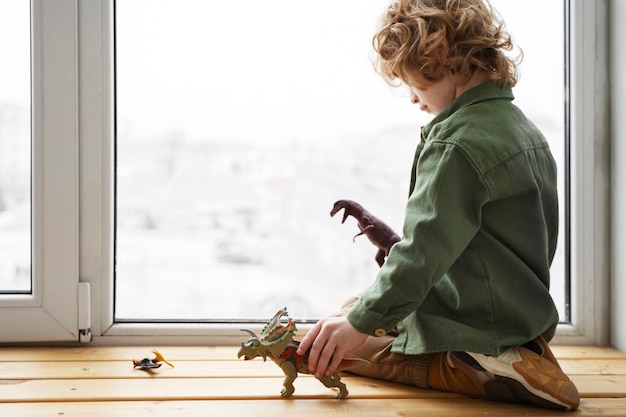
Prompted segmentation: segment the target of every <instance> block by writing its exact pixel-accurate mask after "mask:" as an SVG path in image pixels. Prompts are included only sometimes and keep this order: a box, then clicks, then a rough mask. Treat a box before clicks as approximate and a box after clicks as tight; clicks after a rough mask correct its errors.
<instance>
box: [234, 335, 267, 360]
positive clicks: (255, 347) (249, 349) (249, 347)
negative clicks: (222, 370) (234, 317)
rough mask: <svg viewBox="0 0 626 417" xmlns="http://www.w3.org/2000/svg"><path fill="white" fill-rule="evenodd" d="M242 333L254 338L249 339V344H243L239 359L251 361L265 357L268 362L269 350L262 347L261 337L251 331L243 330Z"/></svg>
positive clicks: (238, 355)
mask: <svg viewBox="0 0 626 417" xmlns="http://www.w3.org/2000/svg"><path fill="white" fill-rule="evenodd" d="M241 331H242V332H246V333H249V334H250V336H252V337H251V338H250V339H248V342H247V343H245V344H244V343H243V342H241V349H239V352H238V353H237V357H238V358H241V357H242V356H243V357H244V358H243V359H244V360H246V361H249V360H251V359H254V358H256V357H257V356H263V360H264V361H266V360H267V349H265V348H264V347H263V346H261V341H260V340H259V337H258V336H257V335H256V334H255V333H254V332H253V331H252V330H250V329H241Z"/></svg>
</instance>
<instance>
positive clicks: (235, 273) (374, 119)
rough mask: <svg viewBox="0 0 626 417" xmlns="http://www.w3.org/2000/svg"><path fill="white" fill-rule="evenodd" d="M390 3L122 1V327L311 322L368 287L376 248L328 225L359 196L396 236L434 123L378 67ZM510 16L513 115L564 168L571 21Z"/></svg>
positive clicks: (558, 278)
mask: <svg viewBox="0 0 626 417" xmlns="http://www.w3.org/2000/svg"><path fill="white" fill-rule="evenodd" d="M500 3H503V4H506V1H502V0H501V1H498V2H495V5H496V7H499V6H500ZM535 3H537V7H539V6H541V7H540V8H541V9H546V7H545V5H544V3H543V2H542V3H541V5H539V3H538V2H535ZM387 4H388V0H376V1H368V2H363V1H361V0H342V1H340V2H337V1H334V0H320V1H318V2H315V3H314V4H312V3H310V2H299V1H293V0H275V1H272V2H258V1H254V0H242V1H239V2H237V6H236V7H235V6H233V5H232V4H230V3H228V2H206V1H201V0H158V1H155V0H124V1H119V2H117V3H116V14H115V15H116V87H117V88H116V111H117V115H116V117H117V122H116V126H117V142H116V143H117V144H116V149H117V155H116V161H117V168H116V170H117V172H116V271H115V277H116V278H115V291H116V292H115V300H116V304H115V316H116V319H118V320H159V319H161V320H172V319H173V320H177V319H179V320H218V321H219V320H246V319H254V318H258V317H266V316H267V315H268V314H269V313H270V312H273V311H275V310H276V308H277V307H283V306H287V307H288V308H289V311H290V313H291V315H292V316H293V317H296V318H298V319H300V320H306V319H317V318H319V317H322V316H325V315H327V314H329V313H330V312H332V311H334V310H335V309H337V308H338V307H339V306H340V305H341V303H342V302H343V301H344V300H345V299H346V298H349V297H350V296H352V295H354V294H356V293H357V292H359V291H361V290H363V289H364V288H366V287H367V286H369V284H370V283H371V281H372V280H373V279H374V277H375V274H376V270H377V269H378V267H377V264H376V262H375V261H374V255H375V252H376V250H375V249H374V247H373V246H371V244H370V243H369V241H368V240H367V238H365V237H363V236H361V237H357V238H356V239H354V242H353V236H354V235H356V234H357V233H358V229H357V226H356V223H355V222H354V221H352V219H349V220H348V221H346V223H345V224H341V218H340V216H336V217H335V218H331V217H330V216H329V212H330V210H331V208H332V205H333V203H334V202H335V201H336V200H338V199H345V198H347V199H352V200H356V201H358V202H360V203H361V204H363V205H364V206H365V207H366V208H367V209H369V210H370V211H371V212H372V213H373V214H375V215H376V216H378V217H380V218H381V219H382V220H384V221H385V222H387V223H388V224H389V225H390V226H391V227H392V228H394V229H395V230H396V231H397V232H400V230H401V226H402V217H403V214H404V205H405V201H406V197H407V192H408V185H409V178H410V168H411V161H412V158H413V153H414V150H415V146H416V145H417V143H418V141H419V127H420V126H421V125H423V124H425V123H427V122H428V120H430V117H429V116H427V115H425V114H421V113H420V111H419V109H418V107H417V106H412V105H411V104H410V102H409V98H408V94H407V92H406V91H404V90H402V89H392V88H390V87H389V86H387V85H386V84H385V83H384V82H383V81H382V79H381V78H380V77H379V76H378V75H377V74H376V73H375V71H374V70H373V67H372V64H371V58H372V53H373V51H372V47H371V38H372V36H373V34H374V32H375V30H376V28H377V20H378V18H379V16H380V15H381V13H382V12H383V11H384V10H385V8H386V6H387ZM509 9H511V7H509ZM523 9H524V10H529V11H530V10H534V9H533V8H532V7H524V8H523ZM561 9H562V7H561ZM546 10H547V9H546ZM501 12H502V14H503V15H504V16H505V17H507V19H509V20H507V22H509V21H510V27H511V31H512V32H513V33H514V40H515V41H518V42H519V44H520V45H521V46H522V47H523V48H524V49H525V50H527V53H526V59H527V60H526V62H525V64H524V66H523V67H522V82H520V87H519V90H523V91H524V92H523V93H520V94H518V96H519V98H520V100H519V104H520V106H522V107H523V108H524V110H525V111H527V113H528V115H529V116H530V117H531V118H534V119H535V121H536V122H537V123H538V124H539V125H540V127H541V128H542V129H544V131H545V132H546V135H547V136H548V137H549V139H550V140H551V143H553V150H554V151H555V154H558V155H559V156H558V158H560V159H559V160H560V161H561V163H562V160H563V155H562V147H563V121H562V119H563V92H562V91H559V89H558V85H559V79H560V80H561V82H560V86H561V90H562V85H563V83H562V68H563V64H562V63H563V58H562V49H563V34H562V32H563V28H562V24H560V23H558V22H560V20H562V16H563V15H562V10H561V11H558V10H557V11H552V10H550V11H548V12H546V13H545V15H546V16H540V17H537V16H534V15H533V16H532V18H533V19H535V22H536V23H534V24H533V25H532V27H531V25H528V24H527V22H528V20H527V19H526V20H524V18H523V16H521V15H523V11H520V10H519V7H518V8H515V10H505V8H504V7H503V8H502V10H501ZM540 19H546V22H547V23H545V24H544V23H543V22H538V20H540ZM555 21H557V23H556V24H555V23H554V22H555ZM539 25H541V27H544V28H548V29H549V30H552V31H554V33H553V34H552V35H551V36H546V34H545V33H542V34H540V35H539V34H536V33H533V32H532V31H531V29H532V28H533V27H539ZM559 25H560V26H559ZM526 32H528V33H526ZM535 38H536V39H535ZM547 44H550V46H548V45H547ZM545 49H550V50H551V51H552V52H553V54H554V55H553V56H550V58H551V59H552V61H550V64H549V65H546V63H544V62H541V58H537V57H535V58H533V54H535V53H539V54H543V51H544V50H545ZM535 51H537V52H535ZM559 54H561V55H559ZM555 56H556V58H554V57H555ZM559 57H560V58H559ZM559 59H560V61H559ZM554 60H556V64H552V62H553V61H554ZM538 62H539V64H538ZM537 65H539V66H538V70H535V69H531V68H532V67H534V66H537ZM539 72H540V73H539ZM546 72H548V73H546ZM533 74H534V75H533ZM539 75H540V76H539ZM559 77H560V78H559ZM546 80H549V81H546ZM553 86H557V88H556V89H555V90H556V91H555V93H554V95H551V96H550V99H549V100H548V99H547V98H546V97H545V96H547V94H545V89H546V88H552V87H553ZM539 96H540V97H542V100H541V103H539V104H540V105H538V103H537V100H536V99H535V98H536V97H539ZM550 100H551V101H550ZM546 109H547V110H546ZM559 152H560V154H559ZM560 247H561V248H562V247H563V245H561V246H560ZM562 255H563V254H562V252H561V253H560V254H559V259H558V260H557V261H556V262H555V278H554V280H553V288H555V298H556V299H557V300H558V303H560V305H561V307H560V308H561V310H562V311H563V305H564V303H563V297H562V294H563V293H564V291H563V285H564V284H563V282H564V279H563V275H564V270H563V260H562V259H563V256H562ZM557 264H558V265H557ZM559 265H560V266H559ZM559 288H560V289H559ZM559 292H560V294H561V295H558V294H559Z"/></svg>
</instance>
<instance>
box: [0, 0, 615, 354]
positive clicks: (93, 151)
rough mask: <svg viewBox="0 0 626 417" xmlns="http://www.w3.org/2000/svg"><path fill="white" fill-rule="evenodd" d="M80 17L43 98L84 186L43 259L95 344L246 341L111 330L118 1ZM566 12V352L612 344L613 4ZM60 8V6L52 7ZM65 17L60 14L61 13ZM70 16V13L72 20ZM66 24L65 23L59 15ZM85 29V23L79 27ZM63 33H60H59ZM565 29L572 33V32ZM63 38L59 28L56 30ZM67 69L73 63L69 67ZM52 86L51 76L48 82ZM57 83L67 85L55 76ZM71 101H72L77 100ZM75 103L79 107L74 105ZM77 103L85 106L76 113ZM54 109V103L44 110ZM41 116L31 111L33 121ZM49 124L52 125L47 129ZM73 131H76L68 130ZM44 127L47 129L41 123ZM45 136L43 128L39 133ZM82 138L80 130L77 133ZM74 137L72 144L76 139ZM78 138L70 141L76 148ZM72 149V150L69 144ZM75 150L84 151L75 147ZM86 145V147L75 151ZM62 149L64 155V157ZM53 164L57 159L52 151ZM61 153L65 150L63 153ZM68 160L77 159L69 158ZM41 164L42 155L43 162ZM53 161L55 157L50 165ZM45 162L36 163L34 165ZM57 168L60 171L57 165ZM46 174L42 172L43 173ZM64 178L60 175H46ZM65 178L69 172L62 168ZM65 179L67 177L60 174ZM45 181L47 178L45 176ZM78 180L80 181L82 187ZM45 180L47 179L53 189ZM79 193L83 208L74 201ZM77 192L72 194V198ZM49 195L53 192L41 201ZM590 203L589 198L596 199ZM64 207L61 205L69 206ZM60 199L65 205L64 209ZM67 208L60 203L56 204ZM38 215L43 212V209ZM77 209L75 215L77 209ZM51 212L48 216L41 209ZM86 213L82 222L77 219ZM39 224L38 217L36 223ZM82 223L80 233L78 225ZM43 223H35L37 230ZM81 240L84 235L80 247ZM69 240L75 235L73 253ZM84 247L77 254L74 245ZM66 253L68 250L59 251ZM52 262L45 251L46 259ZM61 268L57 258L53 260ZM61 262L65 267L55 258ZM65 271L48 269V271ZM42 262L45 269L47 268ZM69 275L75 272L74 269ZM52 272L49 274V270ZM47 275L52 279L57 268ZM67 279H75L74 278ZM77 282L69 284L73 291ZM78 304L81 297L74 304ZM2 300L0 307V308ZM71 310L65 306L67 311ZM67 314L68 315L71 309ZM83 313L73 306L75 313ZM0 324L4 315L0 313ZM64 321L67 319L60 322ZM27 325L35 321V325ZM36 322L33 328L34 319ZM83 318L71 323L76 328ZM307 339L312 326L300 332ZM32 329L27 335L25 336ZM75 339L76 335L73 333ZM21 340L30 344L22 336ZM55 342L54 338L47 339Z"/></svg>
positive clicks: (197, 328)
mask: <svg viewBox="0 0 626 417" xmlns="http://www.w3.org/2000/svg"><path fill="white" fill-rule="evenodd" d="M63 1H64V4H67V5H68V7H69V8H70V9H71V8H73V9H74V10H75V12H76V13H77V19H74V20H73V21H72V24H71V25H70V26H72V25H73V26H74V30H76V26H77V29H78V30H77V32H74V33H78V39H75V38H74V39H73V40H72V42H71V43H72V44H73V45H76V42H77V40H78V42H77V44H78V53H77V54H74V56H73V58H74V59H76V56H78V60H77V62H76V61H75V62H74V64H73V65H74V67H72V64H70V63H69V62H68V63H64V64H63V65H67V66H68V67H72V68H73V69H72V68H68V69H67V71H66V72H65V76H66V77H70V78H72V77H73V80H69V81H68V80H66V81H65V82H66V84H67V83H69V84H73V85H74V87H75V86H76V85H78V90H72V89H70V93H69V94H68V93H67V91H63V94H61V97H57V98H53V96H51V95H48V93H46V95H44V97H43V100H50V101H49V102H50V103H53V104H55V105H56V107H62V108H63V110H61V111H62V112H63V113H64V114H65V113H68V114H66V117H67V119H72V117H73V120H74V125H73V126H74V128H75V127H76V120H78V122H77V125H78V134H76V132H73V133H72V132H71V128H69V127H67V126H66V127H65V128H64V129H65V130H66V131H67V132H65V133H67V136H66V137H65V140H66V141H67V142H68V143H67V144H66V145H67V148H72V147H73V149H74V150H76V149H79V154H78V156H76V154H75V155H74V156H73V157H72V156H68V155H64V156H62V158H65V159H64V160H66V161H69V166H70V167H78V168H79V172H80V173H79V175H80V177H72V176H71V175H70V174H69V173H67V172H59V173H58V174H61V177H64V176H65V179H66V180H65V181H64V182H63V187H65V188H66V189H64V192H65V193H66V197H67V198H69V201H70V202H68V203H67V205H69V206H72V204H73V205H74V208H73V209H72V208H71V207H70V210H69V211H67V212H66V211H64V210H65V208H63V209H61V208H60V205H61V203H60V202H58V201H56V200H54V199H53V201H50V202H46V201H43V203H44V204H42V205H41V207H40V208H38V209H37V210H41V211H42V213H41V214H40V216H41V217H42V218H43V223H45V224H46V221H48V222H49V220H47V219H50V218H54V219H55V221H56V220H57V219H58V218H59V216H61V218H62V219H63V222H64V223H60V222H57V223H59V224H63V225H67V226H68V230H65V229H64V230H63V233H62V236H63V237H66V235H67V237H68V241H70V244H69V246H65V242H63V244H60V243H59V241H58V240H57V239H61V237H60V236H57V237H56V238H55V239H53V240H54V241H53V242H52V241H50V242H49V243H43V244H45V245H46V246H45V247H46V251H48V250H50V251H53V250H55V248H57V249H58V250H61V251H62V252H63V253H62V255H63V256H64V257H65V259H68V262H69V263H70V265H72V266H73V268H79V270H78V274H77V276H78V275H79V276H80V281H82V282H87V283H89V284H90V286H91V289H92V292H91V297H90V304H91V307H92V308H91V316H92V318H93V320H91V332H92V334H93V336H94V339H93V343H95V344H126V343H142V344H143V343H161V344H163V343H168V344H190V345H194V344H202V345H224V344H228V345H232V344H238V343H239V342H240V341H241V340H242V336H241V332H240V330H239V329H240V328H241V327H242V323H224V324H214V323H174V322H148V323H116V322H115V321H114V301H115V300H114V292H113V290H114V285H113V283H114V276H113V275H114V274H113V272H114V266H113V265H114V249H113V246H114V239H115V233H114V224H115V218H114V216H115V213H114V209H113V204H114V195H115V192H114V179H113V175H114V161H115V154H114V152H115V140H114V139H115V97H114V89H115V77H114V67H115V66H114V45H115V42H114V0H94V1H91V2H77V1H76V0H63ZM564 1H566V5H567V6H566V9H567V10H568V13H569V29H570V35H569V39H570V53H569V55H568V57H569V70H570V72H569V77H566V79H567V78H568V79H569V81H570V83H569V95H568V97H569V100H568V104H569V109H568V117H569V121H570V125H569V130H570V132H569V133H570V135H569V143H568V151H569V155H570V167H571V170H570V181H569V187H570V198H571V200H570V202H571V203H570V207H571V219H572V220H571V222H570V227H571V231H570V233H571V248H570V250H571V252H570V253H571V255H570V259H571V262H570V269H571V299H572V308H571V322H570V323H568V324H561V325H559V328H558V330H557V336H556V338H555V342H556V343H563V344H606V343H608V317H609V293H608V285H609V284H608V283H609V270H608V265H609V262H608V256H609V253H610V251H609V249H610V247H609V228H608V218H609V216H608V213H609V204H608V201H609V190H608V187H609V177H608V168H609V164H608V163H607V162H608V157H609V155H608V146H609V132H608V126H609V124H608V123H607V122H606V120H607V117H608V109H609V108H608V105H609V104H608V103H609V101H608V98H609V95H608V86H607V83H608V76H607V71H608V65H607V62H608V50H607V48H606V45H607V36H608V35H607V29H606V24H605V22H606V21H607V17H608V16H607V1H606V0H593V1H589V0H569V1H568V0H564ZM43 3H45V2H44V1H42V0H36V1H34V3H33V4H34V6H36V7H42V8H43V7H44V6H43ZM51 8H54V7H51ZM59 14H61V12H60V11H59ZM68 15H71V12H68ZM58 18H59V19H60V20H63V21H64V22H66V25H67V24H68V23H67V20H68V19H70V18H69V17H68V16H59V17H58ZM77 22H80V24H77ZM59 26H61V25H59ZM566 27H567V25H566ZM58 30H59V31H62V29H58ZM583 33H585V36H583ZM68 61H72V59H71V58H68ZM45 76H46V77H48V75H45ZM56 77H62V76H61V75H58V74H57V75H56ZM72 92H76V95H73V94H72ZM72 97H74V98H75V97H78V100H72ZM77 101H78V103H79V107H77ZM45 103H48V102H44V104H45ZM35 113H36V111H34V114H35ZM48 122H49V123H52V121H48ZM70 124H71V123H70ZM43 126H44V127H45V126H46V125H45V123H44V124H43ZM41 130H42V131H46V130H45V129H41ZM75 130H76V129H75ZM72 135H73V136H72ZM70 138H72V139H70ZM73 141H75V142H73ZM78 141H79V142H78ZM79 145H80V146H79ZM65 147H66V146H64V147H63V148H65ZM50 152H52V154H51V155H52V156H54V151H53V150H51V151H50ZM59 152H60V151H59ZM70 153H71V152H70ZM44 155H45V153H44ZM53 160H54V161H56V160H55V159H54V158H51V159H50V161H53ZM40 162H42V161H37V163H36V165H37V166H39V163H40ZM55 165H59V164H55ZM44 166H46V165H44ZM48 168H49V169H52V170H63V169H64V168H63V167H56V166H53V167H48ZM65 169H66V170H70V171H71V168H67V167H65ZM63 174H64V175H63ZM46 178H48V177H47V174H46ZM78 178H80V181H78ZM47 181H48V180H47ZM76 184H78V185H79V192H80V200H78V193H77V192H76ZM72 189H74V193H72ZM43 195H44V196H46V195H50V193H48V192H46V193H43ZM590 196H592V198H590ZM64 199H65V198H64ZM64 199H63V200H64ZM57 200H62V199H57ZM37 207H39V206H37ZM77 207H79V210H78V208H77ZM44 209H46V210H48V209H49V210H51V211H50V212H48V211H45V212H43V210H44ZM79 214H80V217H79ZM35 217H36V216H35ZM78 219H80V228H78V225H77V222H78ZM35 223H36V224H37V221H36V222H35ZM52 226H53V225H50V226H48V227H49V229H45V231H46V232H47V234H48V235H50V234H54V233H58V228H60V227H59V226H58V225H57V226H54V227H52ZM78 233H80V235H79V237H80V239H78V237H77V236H78ZM69 235H74V240H73V242H74V245H72V243H71V242H72V239H69ZM77 242H80V245H79V247H78V249H79V250H76V249H77V247H76V244H77ZM61 247H64V248H63V249H61ZM44 253H46V252H44ZM72 253H74V254H76V253H79V254H80V262H79V263H78V262H76V261H75V260H72V259H71V255H72ZM54 259H57V258H54ZM59 259H60V258H59ZM59 263H62V262H58V260H57V261H55V262H52V261H50V264H51V265H50V266H53V267H55V266H57V264H59ZM46 265H48V264H46V263H45V262H44V264H43V267H42V270H43V269H46V268H45V267H46ZM70 269H72V267H70ZM46 271H47V269H46ZM50 271H53V269H51V270H50ZM70 275H71V274H70ZM77 276H75V277H73V278H72V280H71V281H72V282H77V281H78V279H77ZM64 279H68V278H63V277H61V276H60V275H59V274H54V273H52V272H50V273H47V274H46V275H45V276H44V277H42V282H43V284H44V285H45V288H46V289H50V293H48V295H47V296H48V297H50V298H51V299H53V300H54V301H55V302H56V303H58V304H64V303H65V301H66V300H67V299H68V298H70V297H72V296H73V295H74V294H76V293H77V290H76V288H75V289H74V290H73V291H74V294H72V290H71V289H70V292H69V295H68V294H67V293H65V292H63V293H61V292H60V291H56V290H55V288H56V284H57V282H61V281H63V280H64ZM74 298H77V296H76V297H74ZM0 300H1V299H0ZM65 304H67V303H65ZM65 309H66V310H70V309H72V308H70V307H67V306H65ZM73 309H74V311H76V310H77V308H76V307H74V308H73ZM0 313H2V314H1V315H0V323H2V322H1V320H2V317H4V316H5V314H4V312H3V311H1V310H0ZM64 314H65V313H64ZM29 320H30V319H29ZM33 320H36V319H35V318H33ZM76 320H77V319H75V321H76ZM300 327H301V330H302V331H306V330H307V326H305V325H303V326H300ZM30 331H32V330H25V332H26V333H29V332H30ZM70 334H72V336H75V334H73V333H72V332H70ZM25 337H27V338H28V337H30V336H28V335H26V336H25ZM50 340H53V339H50Z"/></svg>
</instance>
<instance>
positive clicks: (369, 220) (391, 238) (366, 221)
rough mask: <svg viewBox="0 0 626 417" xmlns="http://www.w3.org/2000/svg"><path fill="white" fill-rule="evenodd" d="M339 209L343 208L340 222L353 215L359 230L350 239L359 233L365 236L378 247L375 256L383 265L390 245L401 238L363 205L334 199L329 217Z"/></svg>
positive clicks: (380, 264)
mask: <svg viewBox="0 0 626 417" xmlns="http://www.w3.org/2000/svg"><path fill="white" fill-rule="evenodd" d="M341 209H343V210H344V212H343V218H342V219H341V223H342V224H343V223H344V222H345V221H346V219H347V218H348V216H352V217H354V218H355V219H356V221H357V222H358V226H359V230H360V232H359V233H358V234H356V235H355V236H354V238H353V239H352V240H354V239H356V238H357V237H358V236H361V235H365V236H367V238H368V239H369V240H370V242H372V243H373V244H374V246H376V247H377V248H378V252H377V253H376V256H375V259H376V262H377V263H378V266H383V264H384V263H385V258H386V257H387V255H389V251H390V250H391V247H392V246H393V245H394V244H395V243H397V242H399V241H400V240H401V239H400V236H398V235H397V234H396V233H395V232H394V231H393V230H392V229H391V228H390V227H389V226H387V225H386V224H385V223H383V222H382V221H381V220H380V219H378V218H377V217H375V216H373V215H372V214H371V213H370V212H369V211H367V210H365V209H364V208H363V206H361V205H360V204H359V203H357V202H355V201H352V200H339V201H336V202H335V204H334V205H333V209H332V210H331V211H330V217H333V216H334V215H335V214H337V213H338V212H339V211H340V210H341Z"/></svg>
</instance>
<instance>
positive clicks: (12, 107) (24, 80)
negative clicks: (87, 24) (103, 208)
mask: <svg viewBox="0 0 626 417" xmlns="http://www.w3.org/2000/svg"><path fill="white" fill-rule="evenodd" d="M0 54H1V55H2V57H3V58H2V59H3V65H0V293H13V292H30V290H31V267H30V265H31V256H30V254H31V250H30V248H31V228H30V218H31V216H30V213H31V204H30V202H31V199H30V195H31V193H30V190H31V185H30V178H31V177H30V150H31V141H30V137H31V129H30V2H29V1H28V0H4V1H2V2H0Z"/></svg>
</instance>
